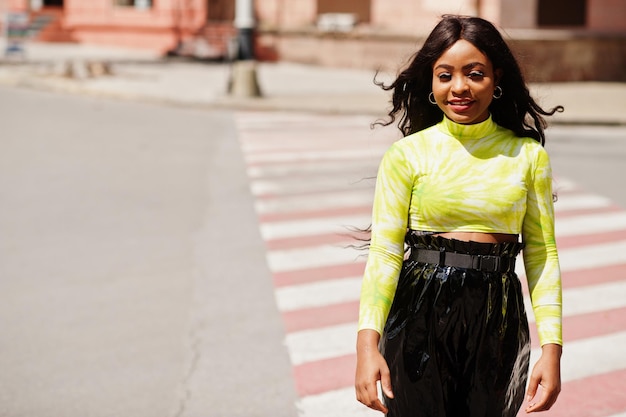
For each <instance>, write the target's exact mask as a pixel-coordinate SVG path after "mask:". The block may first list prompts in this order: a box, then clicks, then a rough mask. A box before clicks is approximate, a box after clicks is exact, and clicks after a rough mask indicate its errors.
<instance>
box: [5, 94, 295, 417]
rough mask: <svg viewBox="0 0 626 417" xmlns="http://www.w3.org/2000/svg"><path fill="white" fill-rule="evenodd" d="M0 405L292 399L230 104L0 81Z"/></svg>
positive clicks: (74, 409)
mask: <svg viewBox="0 0 626 417" xmlns="http://www.w3.org/2000/svg"><path fill="white" fill-rule="evenodd" d="M0 115H1V117H2V123H1V126H2V127H1V139H0V196H1V197H0V231H1V233H0V329H2V333H1V335H0V369H1V370H2V371H1V372H0V415H2V416H11V417H20V416H30V417H32V416H38V417H45V416H51V417H53V416H54V417H58V416H64V417H71V416H77V417H79V416H80V417H87V416H94V417H99V416H134V417H141V416H146V417H153V416H177V417H178V416H181V417H184V416H204V417H206V416H226V415H227V416H242V417H243V416H246V417H251V416H268V415H273V416H294V415H295V406H294V404H295V394H294V388H293V381H292V378H291V366H290V363H289V361H288V358H287V352H286V349H285V347H284V345H283V344H282V340H284V334H283V328H282V324H281V321H280V317H279V315H278V312H277V310H276V304H275V301H274V296H273V290H272V285H271V278H270V275H269V272H268V269H267V266H266V262H265V257H264V249H263V246H262V245H263V244H262V241H261V239H260V236H259V232H258V226H257V224H256V217H255V215H254V211H253V207H252V200H251V197H250V193H249V188H248V182H247V178H246V177H245V170H244V167H243V161H242V158H241V154H240V151H239V145H238V143H237V138H236V135H235V130H234V121H233V117H232V114H231V113H228V112H206V111H200V110H193V109H181V108H173V107H165V106H156V105H147V104H141V103H130V102H114V101H108V100H100V99H95V98H85V97H77V96H63V95H58V94H51V93H45V92H36V91H28V90H15V89H10V88H4V87H2V88H0Z"/></svg>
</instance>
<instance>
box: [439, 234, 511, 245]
mask: <svg viewBox="0 0 626 417" xmlns="http://www.w3.org/2000/svg"><path fill="white" fill-rule="evenodd" d="M435 236H441V237H445V238H446V239H456V240H462V241H465V242H469V241H473V242H481V243H504V242H517V241H518V240H517V235H511V234H507V233H479V232H446V233H437V234H436V235H435Z"/></svg>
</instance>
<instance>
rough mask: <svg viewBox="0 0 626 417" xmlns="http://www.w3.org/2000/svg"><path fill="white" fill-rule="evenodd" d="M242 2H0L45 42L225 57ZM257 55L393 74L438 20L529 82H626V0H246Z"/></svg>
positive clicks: (266, 58)
mask: <svg viewBox="0 0 626 417" xmlns="http://www.w3.org/2000/svg"><path fill="white" fill-rule="evenodd" d="M236 1H238V0H0V4H2V2H4V8H5V9H10V10H22V11H25V12H27V13H29V14H30V16H31V21H32V22H33V27H34V28H35V29H34V36H35V38H36V39H38V40H40V41H63V42H82V43H92V44H106V45H118V46H127V47H135V48H148V49H152V50H155V51H158V52H160V53H163V54H166V53H175V54H181V55H193V56H196V57H202V58H223V57H225V56H227V55H229V51H231V52H232V47H233V46H232V45H233V39H236V30H235V29H234V28H233V21H234V17H235V3H236ZM250 1H254V8H255V14H256V28H255V39H256V56H257V58H258V59H261V60H287V61H294V62H303V63H313V64H319V65H326V66H338V67H365V68H385V67H394V66H396V65H397V64H399V63H401V61H402V60H403V59H404V60H406V59H408V57H409V56H410V55H411V54H412V53H413V52H414V51H415V49H416V48H417V47H418V46H419V44H420V42H421V41H423V39H424V37H425V35H426V34H427V33H428V32H429V31H430V30H431V29H432V27H433V26H434V24H435V23H436V21H437V20H438V18H439V17H440V16H441V15H442V14H446V13H454V14H467V15H477V16H481V17H484V18H486V19H488V20H490V21H492V22H493V23H495V24H496V25H497V26H498V27H500V28H501V29H502V30H503V32H504V34H505V37H506V38H507V40H508V41H509V42H510V43H511V44H512V46H513V47H514V50H515V51H516V52H517V53H518V54H519V55H520V57H522V58H523V59H522V62H525V63H531V64H532V68H533V72H532V73H530V74H529V79H531V80H535V81H544V80H546V81H547V80H550V81H559V80H563V81H565V80H619V81H626V19H624V16H626V1H624V0H393V2H390V1H389V0H250Z"/></svg>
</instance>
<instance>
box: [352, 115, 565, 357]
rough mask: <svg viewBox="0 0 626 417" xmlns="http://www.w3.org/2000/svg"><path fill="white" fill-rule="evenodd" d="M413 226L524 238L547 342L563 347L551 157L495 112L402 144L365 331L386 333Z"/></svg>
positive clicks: (387, 190)
mask: <svg viewBox="0 0 626 417" xmlns="http://www.w3.org/2000/svg"><path fill="white" fill-rule="evenodd" d="M407 229H412V230H421V231H432V232H482V233H508V234H521V236H522V241H523V242H524V244H525V247H524V250H523V259H524V267H525V270H526V277H527V280H528V288H529V290H530V295H531V300H532V305H533V311H534V314H535V319H536V323H537V330H538V333H539V339H540V343H541V345H544V344H546V343H556V344H559V345H560V344H562V334H561V333H562V332H561V316H562V315H561V274H560V268H559V260H558V255H557V250H556V244H555V238H554V208H553V195H552V172H551V168H550V161H549V158H548V154H547V153H546V151H545V149H544V148H543V147H542V146H541V144H540V143H539V142H537V141H535V140H534V139H532V138H519V137H517V136H515V134H514V133H513V132H511V131H510V130H508V129H505V128H502V127H500V126H498V125H497V124H496V123H495V122H493V121H492V119H491V118H489V119H488V120H486V121H484V122H482V123H478V124H473V125H461V124H457V123H454V122H452V121H451V120H449V119H447V118H445V117H444V119H443V121H441V122H440V123H439V124H437V125H435V126H432V127H430V128H427V129H425V130H422V131H420V132H417V133H415V134H412V135H409V136H407V137H405V138H403V139H401V140H399V141H397V142H395V143H394V144H393V145H391V147H390V148H389V149H388V151H387V152H386V153H385V155H384V157H383V159H382V161H381V164H380V168H379V171H378V176H377V180H376V191H375V195H374V205H373V211H372V235H371V245H370V252H369V256H368V260H367V265H366V268H365V275H364V277H363V284H362V290H361V304H360V313H359V330H362V329H373V330H376V331H377V332H379V333H381V334H382V330H383V327H384V324H385V321H386V319H387V315H388V313H389V309H390V308H391V303H392V301H393V297H394V294H395V290H396V287H397V283H398V276H399V273H400V269H401V266H402V261H403V256H404V237H405V234H406V231H407Z"/></svg>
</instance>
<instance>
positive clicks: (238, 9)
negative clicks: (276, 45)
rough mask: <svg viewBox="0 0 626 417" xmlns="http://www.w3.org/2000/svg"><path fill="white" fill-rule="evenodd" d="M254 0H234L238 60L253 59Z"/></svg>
mask: <svg viewBox="0 0 626 417" xmlns="http://www.w3.org/2000/svg"><path fill="white" fill-rule="evenodd" d="M254 25H255V21H254V0H236V2H235V28H237V34H238V40H239V42H238V43H239V48H238V49H239V50H238V53H237V58H238V59H240V60H251V59H254V36H253V35H254Z"/></svg>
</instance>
